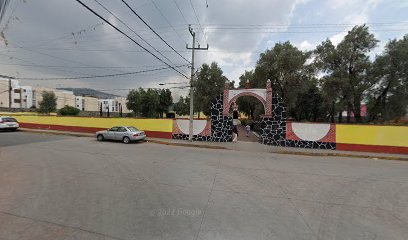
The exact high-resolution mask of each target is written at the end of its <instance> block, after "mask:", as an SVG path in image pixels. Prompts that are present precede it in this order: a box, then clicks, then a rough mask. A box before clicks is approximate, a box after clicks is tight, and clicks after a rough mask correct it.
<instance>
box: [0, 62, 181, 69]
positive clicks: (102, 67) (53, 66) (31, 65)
mask: <svg viewBox="0 0 408 240" xmlns="http://www.w3.org/2000/svg"><path fill="white" fill-rule="evenodd" d="M0 65H11V66H23V67H44V68H86V69H88V68H101V69H104V68H125V69H126V68H140V67H152V66H127V67H117V66H95V67H85V66H81V67H76V66H63V65H59V66H58V65H38V64H17V63H2V62H0ZM178 66H189V64H184V65H182V64H179V65H178Z"/></svg>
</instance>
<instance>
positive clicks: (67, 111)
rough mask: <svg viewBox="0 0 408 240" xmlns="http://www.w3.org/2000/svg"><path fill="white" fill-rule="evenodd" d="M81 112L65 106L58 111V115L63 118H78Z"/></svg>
mask: <svg viewBox="0 0 408 240" xmlns="http://www.w3.org/2000/svg"><path fill="white" fill-rule="evenodd" d="M79 112H80V110H79V109H78V108H75V107H72V106H68V105H65V107H63V108H61V109H60V110H58V114H59V115H62V116H76V115H78V114H79Z"/></svg>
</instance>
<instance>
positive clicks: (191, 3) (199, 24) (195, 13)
mask: <svg viewBox="0 0 408 240" xmlns="http://www.w3.org/2000/svg"><path fill="white" fill-rule="evenodd" d="M190 5H191V8H192V9H193V12H194V16H195V17H196V19H197V22H198V26H199V27H200V30H201V32H203V36H204V38H205V41H207V42H208V39H207V36H206V35H205V32H204V30H203V27H202V26H201V23H200V20H199V19H198V15H197V12H196V10H195V7H194V4H193V2H192V1H191V0H190Z"/></svg>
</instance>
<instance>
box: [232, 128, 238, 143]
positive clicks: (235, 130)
mask: <svg viewBox="0 0 408 240" xmlns="http://www.w3.org/2000/svg"><path fill="white" fill-rule="evenodd" d="M237 141H238V128H237V126H236V125H234V126H233V127H232V142H234V143H236V142H237Z"/></svg>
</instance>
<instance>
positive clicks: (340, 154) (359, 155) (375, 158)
mask: <svg viewBox="0 0 408 240" xmlns="http://www.w3.org/2000/svg"><path fill="white" fill-rule="evenodd" d="M270 153H276V154H287V155H301V156H312V157H348V158H366V159H372V160H395V161H408V158H405V157H396V156H374V155H361V154H349V153H308V152H293V151H292V152H290V151H271V152H270Z"/></svg>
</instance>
